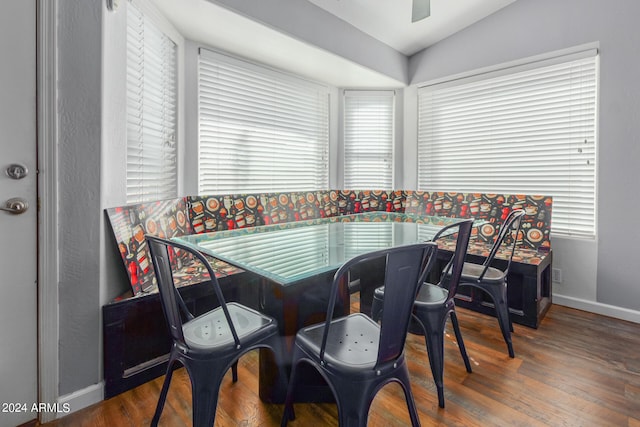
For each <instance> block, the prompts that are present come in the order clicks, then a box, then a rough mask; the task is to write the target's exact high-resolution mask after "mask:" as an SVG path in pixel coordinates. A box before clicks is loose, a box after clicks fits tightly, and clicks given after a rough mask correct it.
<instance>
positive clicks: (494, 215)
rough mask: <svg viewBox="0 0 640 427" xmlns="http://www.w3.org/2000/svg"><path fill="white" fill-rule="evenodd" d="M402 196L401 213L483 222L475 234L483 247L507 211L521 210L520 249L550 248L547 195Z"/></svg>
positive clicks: (549, 201)
mask: <svg viewBox="0 0 640 427" xmlns="http://www.w3.org/2000/svg"><path fill="white" fill-rule="evenodd" d="M405 196H406V200H405V205H406V207H405V213H415V214H422V215H424V214H426V215H435V216H446V217H451V218H476V219H483V220H485V221H487V223H486V224H485V225H483V226H481V227H480V228H479V232H478V233H477V240H478V241H481V242H485V243H487V244H491V243H492V242H493V241H494V239H495V237H496V236H497V234H498V232H499V230H500V225H501V224H502V222H503V221H504V219H505V218H506V217H507V215H508V214H509V212H511V211H512V210H514V209H523V210H524V211H525V216H524V218H523V221H522V232H521V235H520V236H519V237H520V238H521V242H522V243H521V246H523V247H524V248H528V249H535V250H538V249H542V250H545V249H549V248H550V247H551V243H550V237H549V236H550V231H551V209H552V204H553V200H552V198H551V197H550V196H542V195H524V194H482V193H456V192H427V191H405ZM507 243H509V240H507Z"/></svg>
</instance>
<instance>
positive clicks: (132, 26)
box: [126, 2, 177, 203]
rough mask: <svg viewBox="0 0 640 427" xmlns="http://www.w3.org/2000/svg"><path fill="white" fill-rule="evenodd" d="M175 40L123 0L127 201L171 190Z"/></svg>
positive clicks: (173, 194) (174, 186) (172, 194)
mask: <svg viewBox="0 0 640 427" xmlns="http://www.w3.org/2000/svg"><path fill="white" fill-rule="evenodd" d="M176 55H177V47H176V44H175V43H174V42H173V41H172V40H171V39H170V38H169V37H167V36H166V35H165V34H163V33H162V31H160V29H159V28H158V27H157V26H156V25H155V24H154V23H153V22H152V21H151V20H150V19H148V18H147V17H145V16H144V15H143V14H142V13H141V12H140V10H138V9H137V8H136V7H135V6H134V5H133V4H132V3H130V2H129V3H127V167H126V181H127V203H136V202H144V201H148V200H157V199H165V198H171V197H176V196H177V155H176V152H177V149H176V99H177V82H176V79H177V74H176V69H177V58H176Z"/></svg>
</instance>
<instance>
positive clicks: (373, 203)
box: [337, 190, 405, 215]
mask: <svg viewBox="0 0 640 427" xmlns="http://www.w3.org/2000/svg"><path fill="white" fill-rule="evenodd" d="M337 195H338V208H339V212H340V215H352V214H357V213H362V212H375V211H381V212H404V205H405V196H404V191H402V190H341V191H339V192H337Z"/></svg>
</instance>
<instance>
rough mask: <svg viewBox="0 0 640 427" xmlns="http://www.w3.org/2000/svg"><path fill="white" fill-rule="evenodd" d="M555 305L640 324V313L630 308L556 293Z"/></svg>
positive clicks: (554, 297)
mask: <svg viewBox="0 0 640 427" xmlns="http://www.w3.org/2000/svg"><path fill="white" fill-rule="evenodd" d="M553 303H554V304H558V305H564V306H566V307H571V308H575V309H578V310H583V311H588V312H591V313H596V314H601V315H603V316H609V317H614V318H616V319H621V320H627V321H629V322H634V323H640V311H636V310H630V309H628V308H622V307H616V306H614V305H609V304H602V303H599V302H594V301H588V300H583V299H579V298H574V297H568V296H564V295H558V294H556V293H554V294H553Z"/></svg>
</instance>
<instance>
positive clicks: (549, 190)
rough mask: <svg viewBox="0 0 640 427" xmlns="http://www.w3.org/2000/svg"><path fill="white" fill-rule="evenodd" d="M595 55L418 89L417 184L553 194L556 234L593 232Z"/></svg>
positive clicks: (445, 188) (442, 188)
mask: <svg viewBox="0 0 640 427" xmlns="http://www.w3.org/2000/svg"><path fill="white" fill-rule="evenodd" d="M596 95H597V56H596V55H595V53H594V54H593V55H589V56H588V57H586V58H580V59H576V60H570V61H566V62H560V63H556V64H553V65H548V66H543V67H538V68H534V69H528V70H525V71H520V72H513V73H508V74H503V75H500V76H498V77H493V78H486V79H474V80H472V81H467V80H461V81H459V82H456V83H455V84H442V85H435V86H431V87H424V88H420V89H419V91H418V188H419V189H423V190H432V191H436V190H440V191H461V192H489V193H511V194H513V193H519V194H542V195H551V196H553V214H552V215H553V218H552V233H553V234H556V235H565V236H580V237H593V236H595V197H596V191H595V179H596V160H597V159H596Z"/></svg>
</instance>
